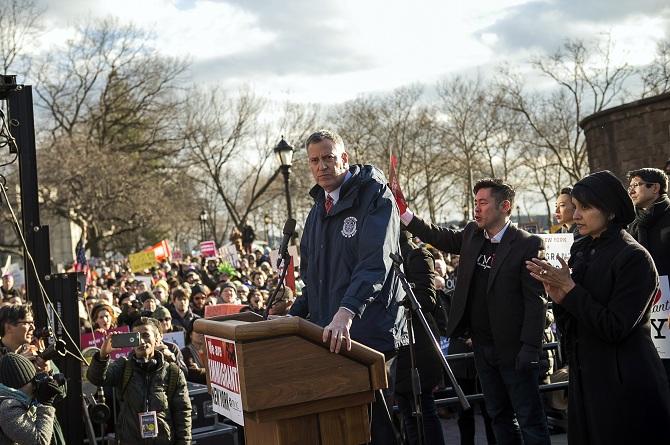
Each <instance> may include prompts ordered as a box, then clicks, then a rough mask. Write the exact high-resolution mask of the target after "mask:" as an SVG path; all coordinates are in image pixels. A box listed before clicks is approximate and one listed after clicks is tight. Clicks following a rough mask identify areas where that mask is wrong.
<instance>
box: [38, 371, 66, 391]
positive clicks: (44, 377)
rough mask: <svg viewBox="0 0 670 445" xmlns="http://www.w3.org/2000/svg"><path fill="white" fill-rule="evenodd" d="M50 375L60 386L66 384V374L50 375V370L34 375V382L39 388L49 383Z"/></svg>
mask: <svg viewBox="0 0 670 445" xmlns="http://www.w3.org/2000/svg"><path fill="white" fill-rule="evenodd" d="M50 377H51V378H53V379H54V381H55V382H56V383H57V384H58V386H63V385H65V375H64V374H61V373H58V374H53V375H50V374H49V373H48V372H38V373H37V374H35V377H33V382H34V383H35V386H36V387H37V389H38V390H39V388H40V385H43V384H45V383H47V382H48V381H49V380H50Z"/></svg>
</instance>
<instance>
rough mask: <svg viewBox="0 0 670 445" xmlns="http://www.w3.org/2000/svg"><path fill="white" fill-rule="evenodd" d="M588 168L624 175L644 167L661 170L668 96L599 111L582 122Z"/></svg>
mask: <svg viewBox="0 0 670 445" xmlns="http://www.w3.org/2000/svg"><path fill="white" fill-rule="evenodd" d="M579 125H580V126H581V127H582V128H583V129H584V135H585V137H586V147H587V151H588V157H589V167H590V169H591V171H592V172H595V171H599V170H611V171H612V172H613V173H614V174H616V175H617V176H619V178H621V179H622V180H625V176H626V173H627V172H629V171H630V170H635V169H638V168H644V167H655V168H660V169H662V168H663V166H664V165H665V162H666V160H667V159H668V158H670V93H665V94H661V95H658V96H654V97H649V98H646V99H641V100H638V101H635V102H631V103H628V104H624V105H620V106H618V107H614V108H610V109H607V110H604V111H601V112H599V113H596V114H592V115H591V116H588V117H586V118H585V119H584V120H582V121H581V122H580V123H579Z"/></svg>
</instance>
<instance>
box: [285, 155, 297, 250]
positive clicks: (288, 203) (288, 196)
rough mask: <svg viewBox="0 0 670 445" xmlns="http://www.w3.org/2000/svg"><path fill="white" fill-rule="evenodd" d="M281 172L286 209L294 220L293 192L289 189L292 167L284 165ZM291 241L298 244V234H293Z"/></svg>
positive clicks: (289, 216)
mask: <svg viewBox="0 0 670 445" xmlns="http://www.w3.org/2000/svg"><path fill="white" fill-rule="evenodd" d="M281 172H282V174H283V175H284V189H285V191H286V208H287V210H288V218H289V219H293V207H292V206H291V190H290V187H289V184H290V182H291V180H290V179H289V174H290V173H291V167H289V166H288V165H282V166H281ZM291 239H292V240H293V245H296V244H298V243H297V239H298V235H297V232H293V236H291Z"/></svg>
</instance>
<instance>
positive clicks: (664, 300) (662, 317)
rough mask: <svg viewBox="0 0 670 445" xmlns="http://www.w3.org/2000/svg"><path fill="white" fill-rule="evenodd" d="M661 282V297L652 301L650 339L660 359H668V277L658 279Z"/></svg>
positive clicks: (669, 347)
mask: <svg viewBox="0 0 670 445" xmlns="http://www.w3.org/2000/svg"><path fill="white" fill-rule="evenodd" d="M659 278H660V281H661V295H660V296H659V297H658V299H655V300H654V304H653V306H652V307H651V339H652V340H653V341H654V345H656V350H657V351H658V355H659V356H660V357H661V358H670V327H669V326H668V316H670V285H669V284H668V276H667V275H664V276H662V277H659Z"/></svg>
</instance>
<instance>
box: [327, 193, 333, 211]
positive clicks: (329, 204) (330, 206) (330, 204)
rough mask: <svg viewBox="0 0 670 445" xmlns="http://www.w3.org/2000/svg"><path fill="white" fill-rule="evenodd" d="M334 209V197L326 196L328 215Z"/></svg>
mask: <svg viewBox="0 0 670 445" xmlns="http://www.w3.org/2000/svg"><path fill="white" fill-rule="evenodd" d="M332 207H333V197H332V196H330V195H326V213H329V212H330V209H331V208H332Z"/></svg>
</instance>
